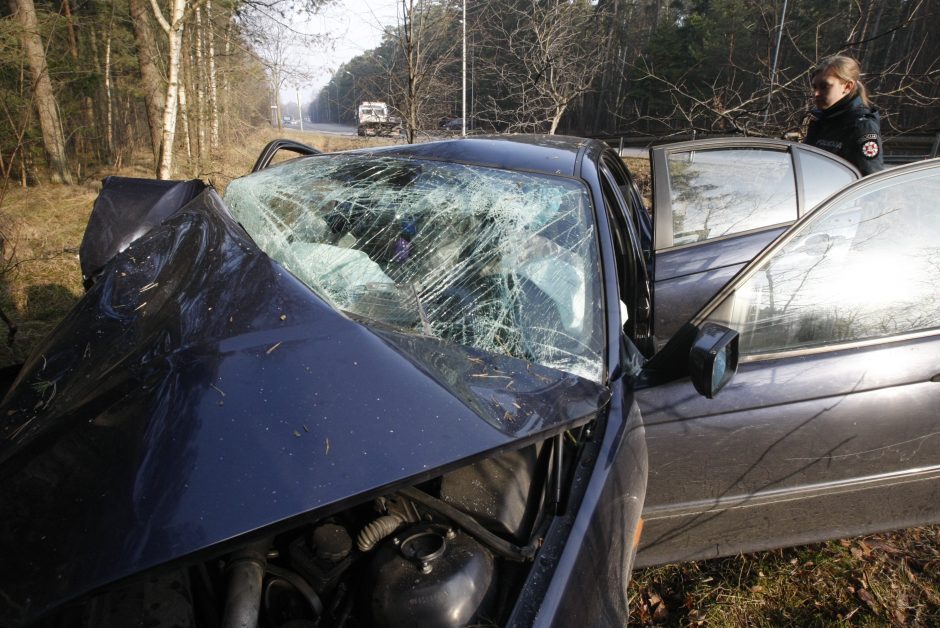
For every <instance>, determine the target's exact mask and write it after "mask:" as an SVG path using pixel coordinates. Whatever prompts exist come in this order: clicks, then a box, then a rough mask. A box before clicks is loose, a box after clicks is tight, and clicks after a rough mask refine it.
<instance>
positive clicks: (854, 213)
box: [730, 169, 940, 355]
mask: <svg viewBox="0 0 940 628" xmlns="http://www.w3.org/2000/svg"><path fill="white" fill-rule="evenodd" d="M938 197H940V175H938V173H937V170H936V169H933V170H932V171H930V172H928V173H925V172H924V171H914V172H910V173H906V174H903V175H899V176H896V177H889V178H885V179H880V180H878V181H876V182H875V183H874V184H871V185H868V186H864V187H862V188H860V189H858V190H856V191H855V192H853V193H850V194H848V195H847V196H845V197H843V198H842V199H840V200H838V201H837V202H835V203H834V204H832V205H829V206H828V207H824V208H821V209H820V212H822V213H821V214H814V215H813V216H812V218H813V219H812V220H811V221H809V222H807V223H804V225H803V227H802V228H801V229H800V230H799V231H798V233H797V234H796V236H795V237H793V238H792V239H790V240H789V241H788V242H787V243H786V244H785V245H784V246H783V247H782V248H780V249H779V250H777V251H776V252H775V253H774V254H773V255H772V256H770V257H769V258H768V259H767V260H765V261H764V263H763V264H761V265H760V266H759V267H758V268H757V270H756V273H754V274H753V275H752V276H751V278H750V279H749V280H747V281H746V282H745V283H744V284H743V285H742V286H741V287H740V288H738V289H737V290H736V292H735V295H734V297H733V299H734V302H733V306H732V309H731V321H730V324H731V326H732V327H733V328H734V329H737V330H738V331H739V333H740V348H741V354H742V355H753V354H763V353H768V352H776V351H785V350H790V349H799V348H807V347H817V346H824V345H829V344H836V343H845V342H855V341H862V340H869V339H873V338H878V337H887V336H893V335H898V334H904V333H909V332H917V331H923V330H929V329H935V328H938V327H940V220H938V218H937V209H936V199H937V198H938Z"/></svg>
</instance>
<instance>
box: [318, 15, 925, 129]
mask: <svg viewBox="0 0 940 628" xmlns="http://www.w3.org/2000/svg"><path fill="white" fill-rule="evenodd" d="M403 5H404V6H405V7H406V8H407V9H409V10H408V11H406V15H408V16H409V17H410V19H409V20H405V21H404V22H403V23H402V25H401V27H400V28H398V29H396V30H389V31H388V32H387V33H386V37H385V40H384V41H383V42H382V44H381V46H379V47H378V48H377V49H376V50H373V51H370V52H368V53H366V54H364V55H361V56H360V57H358V58H356V59H353V60H352V61H351V62H349V63H348V64H346V65H344V66H342V67H341V68H339V70H338V71H337V72H336V74H335V75H334V77H333V80H332V81H331V83H330V85H328V86H327V87H326V88H325V89H324V90H323V91H322V92H321V93H320V96H319V98H318V99H317V102H316V103H314V105H313V106H312V107H311V110H310V113H311V114H312V115H313V116H314V118H315V119H328V120H335V119H336V117H337V115H338V117H339V119H340V120H341V121H344V122H351V121H352V120H353V117H354V115H355V109H354V105H355V103H356V102H357V101H359V100H372V99H374V100H387V101H389V102H390V103H391V104H392V105H393V106H394V107H395V108H397V109H398V110H399V111H400V112H401V113H402V117H403V118H404V119H405V120H406V121H408V122H409V124H412V125H415V126H417V127H418V128H436V127H437V124H438V121H439V119H440V118H444V117H460V115H461V98H462V91H461V74H462V41H463V33H462V26H463V25H462V23H461V18H462V16H461V3H460V2H459V1H450V2H436V3H430V2H425V3H424V4H421V3H418V2H412V1H411V0H405V1H404V2H403ZM466 22H467V33H466V38H467V58H468V61H467V63H468V69H467V71H468V78H467V81H468V88H467V89H468V92H469V95H468V103H467V110H468V117H470V118H473V119H474V121H475V123H476V124H477V125H478V126H480V127H481V128H482V129H486V130H492V129H496V130H508V131H530V132H531V131H558V132H564V133H570V134H576V135H614V134H623V133H631V134H637V133H640V134H644V135H652V136H661V135H668V134H674V133H689V132H691V131H693V130H694V131H696V132H709V133H744V134H752V135H775V136H777V135H782V134H784V133H786V132H788V131H798V130H799V129H800V127H801V124H802V123H803V118H804V117H805V114H806V111H807V107H808V89H807V88H808V82H809V81H808V71H809V69H810V68H811V67H812V66H813V64H814V63H815V62H816V61H817V60H819V59H820V58H821V57H823V56H826V55H829V54H833V53H837V52H841V53H848V54H851V55H854V56H856V57H857V58H858V59H859V60H860V61H861V63H862V66H863V69H864V70H865V72H866V76H865V77H864V79H865V82H866V84H867V85H868V87H869V90H870V91H871V92H873V94H874V100H875V102H876V103H877V104H878V105H879V107H880V108H881V109H882V113H883V115H884V116H885V129H886V132H887V134H889V135H897V134H900V133H911V132H915V131H918V130H919V131H920V132H923V131H924V130H926V129H927V128H928V127H930V128H936V127H937V126H938V122H937V120H936V114H937V109H938V107H937V103H938V98H940V81H938V77H940V64H938V59H937V54H936V52H935V48H934V47H933V45H932V44H931V37H932V36H936V35H937V34H938V33H940V29H938V26H940V2H938V1H937V0H920V1H918V0H834V1H833V0H827V1H821V0H790V1H789V2H787V1H785V0H776V1H774V2H763V1H761V2H758V1H755V0H672V1H666V0H599V1H597V2H587V1H580V0H572V1H559V0H548V1H532V0H487V1H476V2H468V3H467V20H466ZM418 44H420V46H421V47H420V48H419V45H418ZM416 111H417V113H416ZM470 114H472V115H470Z"/></svg>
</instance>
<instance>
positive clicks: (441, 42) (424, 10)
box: [392, 0, 460, 143]
mask: <svg viewBox="0 0 940 628" xmlns="http://www.w3.org/2000/svg"><path fill="white" fill-rule="evenodd" d="M398 18H399V26H398V29H397V30H396V31H395V35H394V39H395V44H396V48H397V51H396V61H397V62H399V63H400V66H399V65H398V64H397V63H396V69H397V67H400V68H401V69H402V71H401V72H394V70H393V72H394V74H393V75H392V76H393V77H394V78H393V80H394V81H395V82H396V83H397V89H395V90H394V91H395V92H396V93H397V95H398V98H397V102H398V106H397V108H398V109H399V111H400V112H401V114H402V119H403V120H404V123H405V126H406V134H407V138H408V142H409V143H414V142H415V140H416V139H417V134H418V130H419V129H422V128H425V127H427V126H428V125H429V124H430V120H429V111H428V109H429V105H430V104H431V103H432V102H433V101H435V100H439V99H440V94H441V93H447V92H449V91H452V90H454V89H455V88H456V85H455V84H454V83H453V82H452V81H450V80H448V79H447V76H446V71H447V68H448V67H449V66H450V65H451V64H453V63H454V62H455V59H456V57H455V54H456V51H457V49H458V45H459V43H460V42H459V39H457V38H455V37H454V36H453V32H454V28H453V26H454V24H455V23H456V20H457V19H458V13H457V11H456V10H455V8H454V7H449V6H448V5H447V3H446V2H441V3H437V2H425V1H424V0H400V4H399V13H398ZM433 116H434V113H430V117H432V118H433Z"/></svg>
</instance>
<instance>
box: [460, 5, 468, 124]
mask: <svg viewBox="0 0 940 628" xmlns="http://www.w3.org/2000/svg"><path fill="white" fill-rule="evenodd" d="M460 118H461V124H460V127H461V135H463V136H464V137H467V0H463V106H462V107H461V110H460Z"/></svg>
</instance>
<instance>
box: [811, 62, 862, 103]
mask: <svg viewBox="0 0 940 628" xmlns="http://www.w3.org/2000/svg"><path fill="white" fill-rule="evenodd" d="M812 86H813V102H814V103H815V104H816V106H817V107H819V108H820V109H828V108H829V107H831V106H833V105H834V104H836V103H837V102H839V101H840V100H842V97H843V96H845V95H846V94H849V93H851V92H852V90H853V89H855V82H854V81H843V80H842V79H840V78H839V77H837V76H836V75H835V74H833V72H832V70H826V71H825V72H820V73H819V74H817V75H816V76H814V77H813V82H812Z"/></svg>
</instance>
